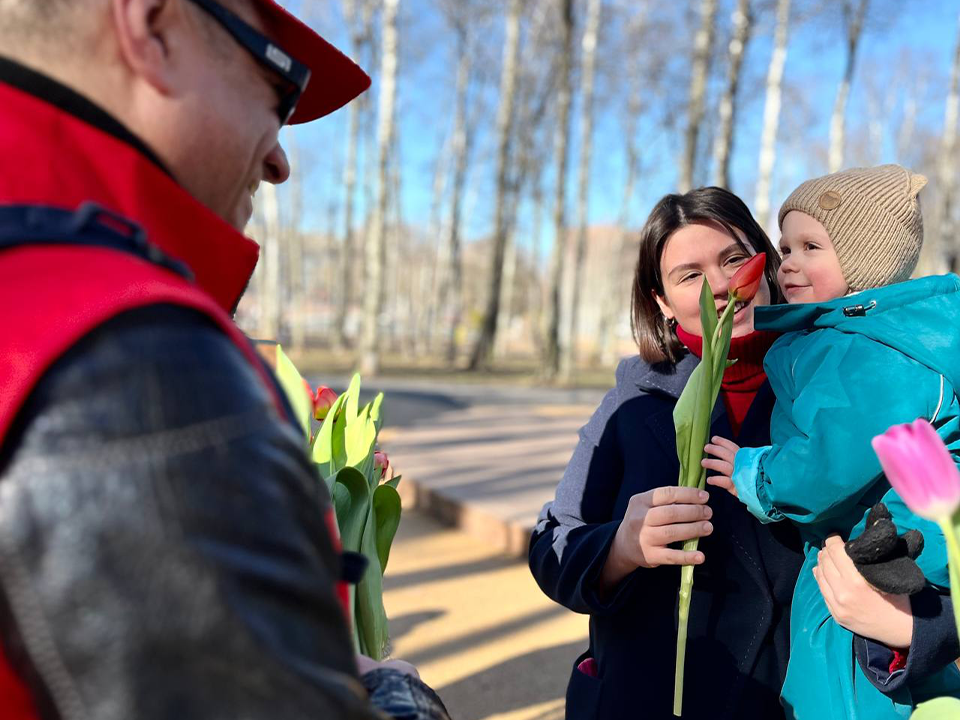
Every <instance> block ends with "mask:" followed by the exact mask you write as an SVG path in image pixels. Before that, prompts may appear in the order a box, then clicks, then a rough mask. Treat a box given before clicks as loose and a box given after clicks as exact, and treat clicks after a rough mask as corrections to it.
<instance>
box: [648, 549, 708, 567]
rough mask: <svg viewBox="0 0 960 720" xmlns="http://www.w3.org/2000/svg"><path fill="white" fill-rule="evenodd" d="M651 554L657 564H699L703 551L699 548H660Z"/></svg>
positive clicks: (701, 560)
mask: <svg viewBox="0 0 960 720" xmlns="http://www.w3.org/2000/svg"><path fill="white" fill-rule="evenodd" d="M652 555H653V557H652V558H651V560H653V562H654V563H655V564H657V565H700V564H702V563H703V561H704V556H703V553H702V552H700V551H699V550H673V549H672V548H660V549H658V550H657V551H655V552H654V553H652Z"/></svg>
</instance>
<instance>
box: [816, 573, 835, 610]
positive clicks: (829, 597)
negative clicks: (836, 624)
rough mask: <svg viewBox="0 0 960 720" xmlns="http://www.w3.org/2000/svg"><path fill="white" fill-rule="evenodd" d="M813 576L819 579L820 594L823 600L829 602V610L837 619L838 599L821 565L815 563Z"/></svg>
mask: <svg viewBox="0 0 960 720" xmlns="http://www.w3.org/2000/svg"><path fill="white" fill-rule="evenodd" d="M813 577H814V579H815V580H816V581H817V586H818V587H819V588H820V594H821V595H823V601H824V602H825V603H826V604H827V610H829V611H830V614H831V615H832V616H833V619H834V620H836V619H837V615H836V606H837V601H836V598H834V596H833V588H832V587H830V583H829V582H827V580H825V579H824V577H823V572H822V570H821V569H820V566H818V565H815V566H814V568H813Z"/></svg>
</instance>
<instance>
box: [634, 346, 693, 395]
mask: <svg viewBox="0 0 960 720" xmlns="http://www.w3.org/2000/svg"><path fill="white" fill-rule="evenodd" d="M699 363H700V359H699V358H698V357H697V356H696V355H694V354H693V353H687V354H686V355H684V356H683V357H682V358H680V361H679V362H678V363H677V364H676V365H671V364H670V363H669V362H661V363H656V364H650V363H647V362H644V361H643V360H641V359H640V358H637V363H636V365H634V367H633V368H632V369H633V371H634V372H633V378H632V380H633V382H634V384H635V385H636V386H637V389H638V390H640V391H641V392H655V393H661V394H664V395H668V396H669V397H672V398H674V399H676V398H679V397H680V393H681V392H683V388H684V386H685V385H686V384H687V380H689V379H690V373H692V372H693V369H694V368H695V367H696V366H697V365H698V364H699Z"/></svg>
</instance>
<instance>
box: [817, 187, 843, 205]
mask: <svg viewBox="0 0 960 720" xmlns="http://www.w3.org/2000/svg"><path fill="white" fill-rule="evenodd" d="M841 202H843V198H842V197H840V193H838V192H834V191H833V190H827V191H826V192H825V193H823V195H821V196H820V199H819V200H818V201H817V204H818V205H820V207H822V208H823V209H824V210H833V209H834V208H838V207H840V203H841Z"/></svg>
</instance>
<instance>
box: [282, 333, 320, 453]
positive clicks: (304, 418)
mask: <svg viewBox="0 0 960 720" xmlns="http://www.w3.org/2000/svg"><path fill="white" fill-rule="evenodd" d="M277 380H279V381H280V387H282V388H283V392H284V394H285V395H286V396H287V399H288V400H289V401H290V405H291V407H292V408H293V414H294V417H296V419H297V421H298V422H299V423H300V426H301V427H302V428H303V432H304V434H305V435H306V436H307V437H308V438H309V437H310V418H312V417H313V398H311V397H310V395H309V394H308V393H307V388H306V385H305V384H304V381H303V376H302V375H301V374H300V372H299V371H298V370H297V368H296V366H295V365H294V364H293V363H292V362H291V361H290V358H288V357H287V354H286V353H285V352H283V348H281V347H280V346H279V345H277Z"/></svg>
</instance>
